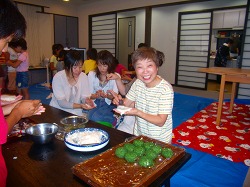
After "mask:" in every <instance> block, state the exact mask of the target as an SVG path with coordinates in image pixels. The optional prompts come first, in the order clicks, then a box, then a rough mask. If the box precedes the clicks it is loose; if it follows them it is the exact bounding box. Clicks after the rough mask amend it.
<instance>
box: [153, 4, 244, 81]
mask: <svg viewBox="0 0 250 187" xmlns="http://www.w3.org/2000/svg"><path fill="white" fill-rule="evenodd" d="M246 4H247V0H238V1H235V0H217V1H211V2H209V3H208V2H202V3H195V4H187V5H176V6H168V7H159V8H153V10H152V31H151V33H152V36H151V46H152V47H154V48H156V49H158V50H160V51H162V52H164V54H165V58H166V59H165V63H164V64H163V66H162V67H161V68H160V70H159V74H160V75H161V76H162V77H163V78H165V79H166V80H168V81H169V82H170V83H171V84H174V83H175V71H176V52H177V34H178V12H184V11H194V10H203V9H211V8H219V7H228V6H237V5H246ZM159 23H161V24H159Z"/></svg>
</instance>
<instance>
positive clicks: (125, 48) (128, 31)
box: [117, 17, 135, 68]
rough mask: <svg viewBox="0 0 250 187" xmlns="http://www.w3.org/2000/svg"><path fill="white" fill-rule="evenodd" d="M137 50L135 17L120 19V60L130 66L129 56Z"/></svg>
mask: <svg viewBox="0 0 250 187" xmlns="http://www.w3.org/2000/svg"><path fill="white" fill-rule="evenodd" d="M134 50H135V17H126V18H119V19H118V52H117V55H118V60H119V63H120V64H122V65H124V66H125V67H127V68H128V60H129V59H128V56H129V55H130V54H131V53H132V52H133V51H134Z"/></svg>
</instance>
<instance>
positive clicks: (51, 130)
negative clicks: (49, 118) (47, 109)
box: [25, 123, 58, 144]
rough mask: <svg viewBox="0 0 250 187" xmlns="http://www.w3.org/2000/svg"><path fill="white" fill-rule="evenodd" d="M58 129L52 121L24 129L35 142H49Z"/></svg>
mask: <svg viewBox="0 0 250 187" xmlns="http://www.w3.org/2000/svg"><path fill="white" fill-rule="evenodd" d="M57 131H58V126H57V125H56V124H53V123H39V124H36V125H34V126H31V127H29V128H27V129H26V130H25V132H26V134H27V135H28V136H29V137H30V139H31V140H32V141H33V142H34V143H37V144H46V143H49V142H51V141H52V140H53V139H54V137H55V135H56V133H57Z"/></svg>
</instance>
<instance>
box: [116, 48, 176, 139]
mask: <svg viewBox="0 0 250 187" xmlns="http://www.w3.org/2000/svg"><path fill="white" fill-rule="evenodd" d="M163 62H164V54H163V53H162V52H160V51H157V50H155V49H154V48H151V47H142V48H139V49H137V50H136V51H134V52H133V54H132V64H133V66H134V68H135V71H136V76H137V80H136V81H135V82H134V83H133V85H132V86H131V88H130V90H129V92H128V93H127V95H126V98H125V99H124V101H123V104H124V105H125V106H127V107H131V108H132V109H131V110H129V111H127V112H125V115H133V116H135V117H136V121H135V127H134V134H135V135H144V136H148V137H150V138H153V139H157V140H160V141H162V142H166V143H171V140H172V128H173V127H172V109H173V98H174V92H173V89H172V86H171V84H170V83H169V82H167V81H166V80H164V79H163V78H161V77H160V76H159V75H158V69H159V67H160V66H161V65H162V64H163ZM121 99H122V98H121V96H117V95H116V96H115V95H114V99H113V103H114V104H116V105H118V104H119V100H121ZM115 111H116V112H118V113H119V110H117V109H115Z"/></svg>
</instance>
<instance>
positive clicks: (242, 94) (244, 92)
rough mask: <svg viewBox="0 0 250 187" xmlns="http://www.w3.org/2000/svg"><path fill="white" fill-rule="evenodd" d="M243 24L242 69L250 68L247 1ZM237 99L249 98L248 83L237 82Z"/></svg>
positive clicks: (249, 20)
mask: <svg viewBox="0 0 250 187" xmlns="http://www.w3.org/2000/svg"><path fill="white" fill-rule="evenodd" d="M247 7H248V8H247V11H246V24H245V41H244V47H243V53H242V67H241V68H242V69H250V13H249V12H250V3H249V1H248V6H247ZM238 98H239V99H250V84H239V90H238Z"/></svg>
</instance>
